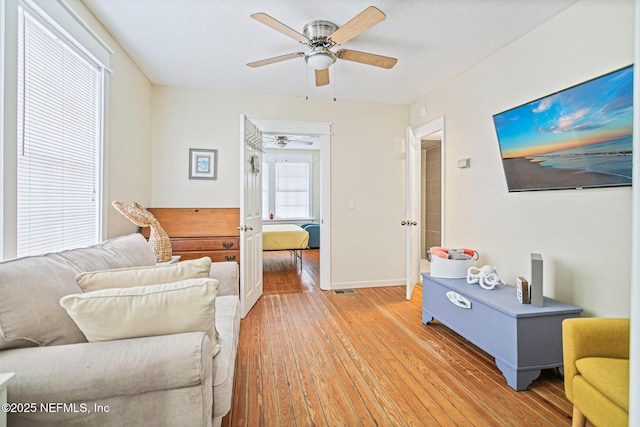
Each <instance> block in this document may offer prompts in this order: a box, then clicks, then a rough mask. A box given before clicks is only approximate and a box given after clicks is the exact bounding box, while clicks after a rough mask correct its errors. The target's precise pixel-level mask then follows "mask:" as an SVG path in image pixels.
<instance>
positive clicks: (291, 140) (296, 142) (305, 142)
mask: <svg viewBox="0 0 640 427" xmlns="http://www.w3.org/2000/svg"><path fill="white" fill-rule="evenodd" d="M289 143H290V144H302V145H313V142H311V141H300V140H298V139H290V140H289Z"/></svg>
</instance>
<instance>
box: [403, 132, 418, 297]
mask: <svg viewBox="0 0 640 427" xmlns="http://www.w3.org/2000/svg"><path fill="white" fill-rule="evenodd" d="M417 144H418V143H417V141H416V137H415V136H414V134H413V131H412V130H411V128H409V127H408V128H407V137H406V150H405V151H406V156H407V157H406V174H407V176H406V216H405V219H404V220H403V221H402V222H401V224H402V225H403V226H404V227H405V229H406V260H405V263H406V276H407V277H406V286H407V299H408V300H409V299H411V295H412V294H413V288H414V286H415V284H416V283H418V281H419V280H420V264H419V256H418V253H419V245H420V240H419V239H418V230H419V227H418V222H417V221H416V215H417V213H418V208H417V205H418V200H419V197H418V195H419V191H420V189H419V187H418V179H417V177H416V170H419V169H418V168H417V161H418V160H419V159H418V153H419V150H418V147H417Z"/></svg>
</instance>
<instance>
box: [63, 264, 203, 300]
mask: <svg viewBox="0 0 640 427" xmlns="http://www.w3.org/2000/svg"><path fill="white" fill-rule="evenodd" d="M210 268H211V258H209V257H203V258H198V259H192V260H188V261H182V262H178V263H175V264H168V265H160V266H152V267H130V268H118V269H112V270H102V271H90V272H86V273H80V274H78V276H76V282H78V286H80V288H81V289H82V291H83V292H89V291H97V290H100V289H108V288H128V287H131V286H144V285H159V284H161V283H172V282H177V281H180V280H186V279H197V278H202V277H209V270H210Z"/></svg>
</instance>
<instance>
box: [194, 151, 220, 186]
mask: <svg viewBox="0 0 640 427" xmlns="http://www.w3.org/2000/svg"><path fill="white" fill-rule="evenodd" d="M189 179H218V150H204V149H198V148H190V149H189Z"/></svg>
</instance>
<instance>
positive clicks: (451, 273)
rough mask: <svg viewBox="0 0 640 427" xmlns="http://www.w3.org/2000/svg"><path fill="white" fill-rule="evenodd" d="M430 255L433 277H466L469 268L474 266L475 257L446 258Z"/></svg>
mask: <svg viewBox="0 0 640 427" xmlns="http://www.w3.org/2000/svg"><path fill="white" fill-rule="evenodd" d="M429 255H430V257H429V258H430V259H429V261H430V262H431V268H430V273H431V276H432V277H441V278H443V279H465V278H466V277H467V270H468V269H469V267H473V266H474V263H473V261H474V260H473V259H446V258H440V257H439V256H435V255H431V254H429Z"/></svg>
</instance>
